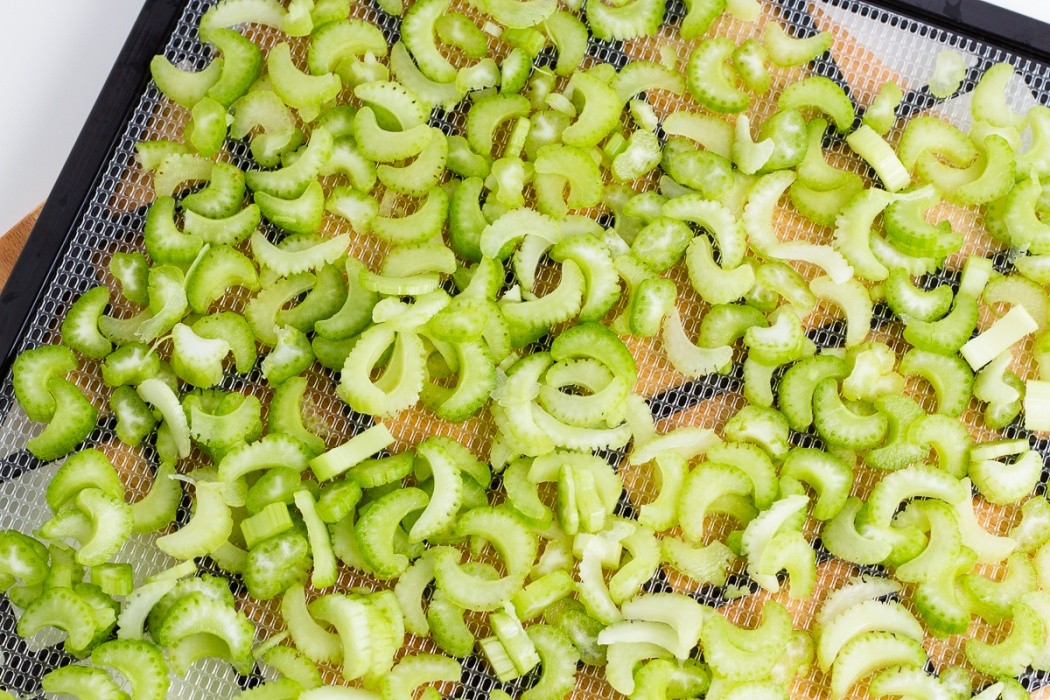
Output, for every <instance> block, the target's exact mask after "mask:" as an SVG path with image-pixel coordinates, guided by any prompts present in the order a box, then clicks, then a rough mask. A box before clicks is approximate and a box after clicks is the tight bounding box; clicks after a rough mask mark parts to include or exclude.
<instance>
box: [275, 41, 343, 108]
mask: <svg viewBox="0 0 1050 700" xmlns="http://www.w3.org/2000/svg"><path fill="white" fill-rule="evenodd" d="M266 71H267V74H268V75H269V76H270V80H271V82H272V84H273V91H274V92H275V93H276V94H277V96H278V97H280V98H281V100H283V101H284V103H285V104H286V105H288V106H289V107H292V108H293V109H295V110H296V111H298V112H299V116H300V117H301V118H302V119H303V120H304V121H307V122H310V121H313V120H314V119H316V118H317V117H318V116H319V115H320V113H321V106H322V105H323V104H324V103H325V102H328V101H329V100H332V99H334V98H335V97H336V95H338V94H339V90H340V89H341V88H342V84H341V82H340V80H339V76H337V75H334V74H332V73H327V74H325V75H310V74H309V73H304V72H303V71H301V70H299V68H298V67H297V66H296V65H295V63H294V61H293V60H292V54H291V48H290V47H289V45H288V44H287V43H286V42H281V43H280V44H278V45H277V46H274V47H273V48H272V49H270V52H269V54H267V57H266Z"/></svg>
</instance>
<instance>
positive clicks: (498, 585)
mask: <svg viewBox="0 0 1050 700" xmlns="http://www.w3.org/2000/svg"><path fill="white" fill-rule="evenodd" d="M456 533H457V534H458V535H460V536H471V535H480V536H482V537H484V538H485V539H487V540H488V541H489V542H490V543H491V544H492V546H493V547H494V548H495V549H496V551H497V552H498V553H499V555H500V557H501V558H502V559H503V561H504V564H505V567H506V569H505V570H506V573H505V574H504V575H503V576H502V577H501V578H498V579H495V580H486V579H481V578H478V577H476V576H473V575H471V574H469V573H468V572H467V571H466V570H465V569H464V567H463V566H462V565H460V563H459V558H460V554H459V552H458V551H456V550H454V549H450V548H439V549H437V550H435V554H434V557H435V559H434V575H435V579H436V581H437V585H438V587H439V588H440V589H441V590H442V591H443V592H444V594H445V595H446V596H448V597H449V599H450V600H451V601H452V602H454V603H456V604H457V605H459V606H460V607H462V608H465V609H467V610H495V609H497V608H499V607H501V606H502V605H503V604H504V603H506V602H507V601H509V600H510V598H511V597H512V596H513V595H514V593H515V592H516V591H517V590H518V589H520V588H521V585H522V583H524V581H525V577H526V575H527V574H528V571H529V569H530V568H531V566H532V562H533V561H534V560H535V558H536V550H537V542H536V537H535V535H534V534H532V532H531V531H530V530H529V528H528V527H527V526H526V525H525V524H524V523H523V522H522V521H521V520H520V519H519V518H518V517H517V516H516V515H514V514H513V513H512V512H511V511H510V510H508V509H507V508H502V507H495V508H493V507H483V508H475V509H474V510H471V511H468V512H467V513H464V514H462V515H460V517H459V519H458V521H457V522H456Z"/></svg>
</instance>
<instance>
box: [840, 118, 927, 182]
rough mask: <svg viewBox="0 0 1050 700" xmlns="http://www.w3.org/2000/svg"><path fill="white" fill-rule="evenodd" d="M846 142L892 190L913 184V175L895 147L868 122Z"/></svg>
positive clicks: (848, 137) (847, 138)
mask: <svg viewBox="0 0 1050 700" xmlns="http://www.w3.org/2000/svg"><path fill="white" fill-rule="evenodd" d="M846 143H848V144H849V146H850V148H852V149H853V151H854V152H855V153H856V154H857V155H859V156H860V157H861V158H863V159H864V160H865V162H867V163H868V165H870V166H871V167H872V169H873V170H874V171H875V174H876V175H878V176H879V179H880V180H881V181H882V184H883V185H885V187H886V189H887V190H889V191H890V192H898V191H900V190H902V189H904V188H906V187H907V186H908V185H910V184H911V175H909V174H908V171H907V169H906V168H905V167H904V165H903V164H902V163H901V161H900V159H899V158H897V154H896V153H894V151H893V148H892V147H891V146H890V145H889V144H888V143H887V142H886V140H885V139H884V138H882V137H881V136H879V134H878V133H877V132H876V131H875V130H874V129H872V128H871V127H870V126H868V125H867V124H864V125H862V126H861V127H860V128H859V129H857V130H856V131H854V132H853V133H852V134H850V135H849V136H847V137H846Z"/></svg>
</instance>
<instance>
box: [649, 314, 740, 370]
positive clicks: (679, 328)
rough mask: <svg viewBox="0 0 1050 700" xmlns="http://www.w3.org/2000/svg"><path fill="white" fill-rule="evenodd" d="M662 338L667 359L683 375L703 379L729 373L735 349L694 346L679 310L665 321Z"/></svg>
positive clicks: (724, 346)
mask: <svg viewBox="0 0 1050 700" xmlns="http://www.w3.org/2000/svg"><path fill="white" fill-rule="evenodd" d="M662 338H663V345H664V352H665V353H666V354H667V359H668V360H669V361H670V362H671V364H672V366H674V368H675V369H676V370H678V371H679V372H681V373H682V374H685V375H687V376H690V377H703V376H706V375H708V374H723V373H725V372H727V371H729V368H730V366H731V364H732V360H733V348H732V347H730V346H728V345H723V346H721V347H714V348H707V347H697V346H696V345H694V344H693V341H691V340H690V339H689V337H688V336H687V335H686V332H685V328H684V327H683V325H682V319H681V316H680V315H679V313H678V310H677V309H672V311H671V313H669V314H668V315H667V317H666V318H665V319H664V324H663V335H662Z"/></svg>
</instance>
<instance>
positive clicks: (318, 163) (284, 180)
mask: <svg viewBox="0 0 1050 700" xmlns="http://www.w3.org/2000/svg"><path fill="white" fill-rule="evenodd" d="M334 145H335V140H334V139H333V138H332V135H331V134H330V133H329V132H328V130H327V129H325V128H323V127H318V128H315V129H314V130H313V131H312V132H310V140H309V141H308V142H307V144H306V148H304V149H303V150H302V151H299V152H298V153H297V156H296V159H295V162H294V163H292V164H291V165H287V166H285V167H282V168H278V169H277V170H249V171H248V172H247V173H245V176H244V177H245V183H246V184H247V185H248V187H249V188H251V189H252V190H253V191H256V192H266V193H267V194H270V195H273V196H274V197H279V198H281V199H295V198H296V197H299V196H301V195H302V194H303V192H305V191H306V188H307V187H308V186H309V185H310V183H311V182H313V181H314V180H316V178H317V176H318V174H320V172H321V169H322V168H323V167H324V165H325V163H326V162H327V161H328V159H329V158H331V156H332V149H333V147H334Z"/></svg>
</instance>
